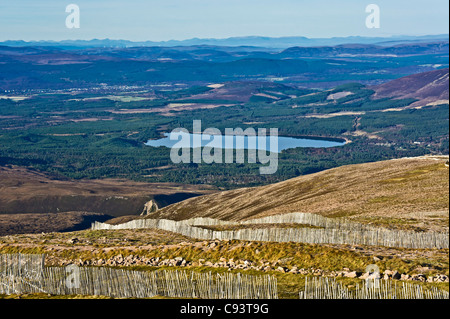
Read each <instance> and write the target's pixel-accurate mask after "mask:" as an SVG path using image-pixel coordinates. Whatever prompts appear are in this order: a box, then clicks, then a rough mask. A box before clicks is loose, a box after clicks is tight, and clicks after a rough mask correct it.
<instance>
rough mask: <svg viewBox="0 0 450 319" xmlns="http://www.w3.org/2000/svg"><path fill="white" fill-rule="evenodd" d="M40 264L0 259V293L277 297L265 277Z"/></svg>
mask: <svg viewBox="0 0 450 319" xmlns="http://www.w3.org/2000/svg"><path fill="white" fill-rule="evenodd" d="M43 260H44V256H42V255H22V254H17V255H0V294H7V295H9V294H33V293H47V294H50V295H84V296H108V297H112V298H151V297H155V296H166V297H174V298H201V299H278V291H277V280H276V278H275V277H273V276H270V275H265V276H250V275H243V274H230V273H225V274H212V273H211V272H210V273H197V272H186V271H168V270H163V271H134V270H126V269H119V268H109V267H77V266H75V265H70V266H68V267H44V264H43ZM38 261H41V262H39V263H38ZM24 265H26V266H27V268H26V271H24V269H25V268H24Z"/></svg>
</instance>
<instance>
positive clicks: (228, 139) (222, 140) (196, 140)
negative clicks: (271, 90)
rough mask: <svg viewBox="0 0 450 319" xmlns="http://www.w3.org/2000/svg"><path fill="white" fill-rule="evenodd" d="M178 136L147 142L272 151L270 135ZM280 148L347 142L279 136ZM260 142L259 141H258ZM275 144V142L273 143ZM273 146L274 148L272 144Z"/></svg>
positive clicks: (332, 145)
mask: <svg viewBox="0 0 450 319" xmlns="http://www.w3.org/2000/svg"><path fill="white" fill-rule="evenodd" d="M177 134H179V135H178V136H175V137H177V138H174V137H173V139H170V133H164V136H165V137H163V138H160V139H156V140H149V141H148V142H147V143H145V144H146V145H148V146H152V147H160V146H164V147H168V148H172V147H173V146H175V144H176V146H177V147H178V148H193V145H196V147H198V145H200V144H201V146H202V147H205V146H209V147H215V148H222V149H245V150H248V149H257V150H266V151H270V143H271V142H270V140H271V138H270V136H267V138H266V139H265V141H264V140H261V141H260V142H259V139H258V137H257V136H247V135H244V136H234V135H208V134H192V133H183V132H179V133H177ZM277 139H278V148H277V150H273V151H274V152H277V153H281V151H284V150H287V149H291V148H297V147H313V148H328V147H337V146H343V145H345V143H346V142H337V141H331V140H324V139H308V138H295V137H284V136H278V137H277ZM258 142H259V143H258ZM273 145H274V144H273ZM272 148H274V147H273V146H272Z"/></svg>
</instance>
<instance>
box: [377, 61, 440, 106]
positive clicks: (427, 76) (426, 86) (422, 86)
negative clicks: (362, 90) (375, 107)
mask: <svg viewBox="0 0 450 319" xmlns="http://www.w3.org/2000/svg"><path fill="white" fill-rule="evenodd" d="M372 89H374V90H375V95H374V96H375V97H376V98H383V97H394V98H402V99H406V98H414V99H417V100H418V101H417V102H415V103H414V104H413V106H424V105H427V104H429V103H448V100H449V69H448V68H446V69H440V70H435V71H429V72H424V73H418V74H413V75H410V76H405V77H402V78H399V79H395V80H392V81H389V82H387V83H384V84H381V85H378V86H376V87H373V88H372Z"/></svg>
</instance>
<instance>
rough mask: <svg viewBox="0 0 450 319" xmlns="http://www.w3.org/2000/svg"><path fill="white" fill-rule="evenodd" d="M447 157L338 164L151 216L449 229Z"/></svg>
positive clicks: (204, 198) (195, 200) (189, 202)
mask: <svg viewBox="0 0 450 319" xmlns="http://www.w3.org/2000/svg"><path fill="white" fill-rule="evenodd" d="M447 160H448V157H447V158H446V157H418V158H403V159H398V160H390V161H382V162H375V163H368V164H359V165H349V166H343V167H339V168H335V169H330V170H327V171H323V172H319V173H316V174H311V175H306V176H301V177H298V178H294V179H291V180H287V181H284V182H281V183H277V184H274V185H268V186H263V187H257V188H246V189H238V190H232V191H227V192H222V193H217V194H211V195H206V196H202V197H197V198H193V199H188V200H186V201H183V202H180V203H176V204H174V205H170V206H168V207H165V208H163V209H161V210H159V211H158V212H157V213H155V214H153V215H152V216H151V218H155V217H158V218H169V219H177V220H180V219H187V218H192V217H200V216H203V217H213V218H219V219H225V220H244V219H249V218H255V217H262V216H268V215H275V214H283V213H291V212H308V213H317V214H321V215H325V216H330V217H340V216H349V217H351V218H355V219H358V220H360V221H370V222H373V223H377V224H383V223H384V224H393V223H394V224H403V225H406V226H408V225H409V226H414V224H416V226H418V227H422V228H424V229H438V228H439V229H440V228H442V227H447V228H448V209H449V203H448V200H449V171H448V167H447V166H446V165H445V163H446V161H447Z"/></svg>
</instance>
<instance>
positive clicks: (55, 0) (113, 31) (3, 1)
mask: <svg viewBox="0 0 450 319" xmlns="http://www.w3.org/2000/svg"><path fill="white" fill-rule="evenodd" d="M71 3H74V4H77V5H78V6H79V7H80V10H81V27H80V28H79V29H67V28H66V26H65V20H66V17H67V15H68V13H66V12H65V8H66V6H67V5H68V4H71ZM371 3H374V4H377V5H378V6H379V7H380V9H381V28H380V29H367V28H366V26H365V20H366V17H367V15H368V14H367V13H366V12H365V8H366V6H367V5H368V4H371ZM448 10H449V3H448V0H421V1H419V0H407V1H406V0H368V1H363V0H340V1H337V0H309V1H307V0H160V1H155V0H126V1H123V0H121V1H119V0H67V1H62V0H0V41H3V40H19V39H20V40H62V39H92V38H99V39H103V38H110V39H127V40H135V41H141V40H154V41H161V40H170V39H176V40H182V39H189V38H194V37H198V38H227V37H232V36H248V35H261V36H273V37H280V36H306V37H335V36H350V35H363V36H390V35H427V34H442V33H448V26H449V16H448Z"/></svg>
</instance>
